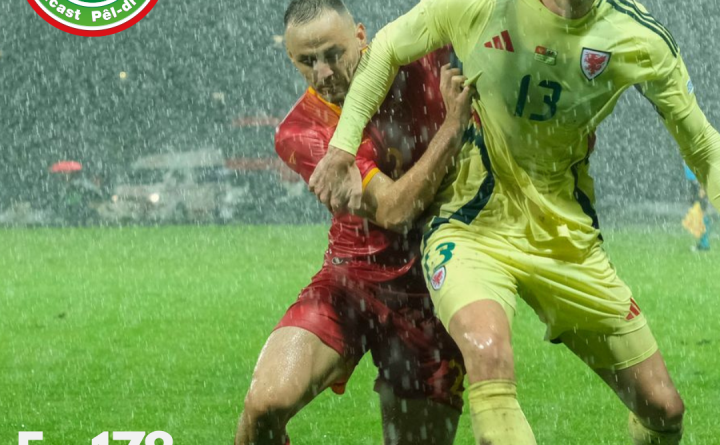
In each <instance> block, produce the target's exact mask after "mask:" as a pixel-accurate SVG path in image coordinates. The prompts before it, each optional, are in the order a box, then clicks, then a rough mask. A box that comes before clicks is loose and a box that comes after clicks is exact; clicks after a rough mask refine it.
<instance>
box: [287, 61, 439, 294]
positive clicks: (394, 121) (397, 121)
mask: <svg viewBox="0 0 720 445" xmlns="http://www.w3.org/2000/svg"><path fill="white" fill-rule="evenodd" d="M448 59H449V50H448V49H441V50H439V51H436V52H435V53H432V54H430V55H428V56H426V57H424V58H422V59H420V60H418V61H417V62H414V63H412V64H410V65H408V66H405V67H403V68H401V70H400V72H399V73H398V76H397V78H396V80H395V83H394V84H393V86H392V88H391V89H390V91H389V93H388V96H387V98H386V99H385V102H383V104H382V106H381V107H380V110H379V111H378V113H376V115H375V116H374V117H373V119H372V120H371V122H370V123H369V124H368V126H367V127H366V128H365V134H364V138H363V142H362V145H361V146H360V149H359V150H358V154H357V166H358V168H359V169H360V174H361V175H362V178H363V189H364V188H365V186H366V185H367V184H368V183H369V182H370V180H371V179H372V177H373V176H374V175H375V174H376V173H377V172H378V171H382V172H383V173H384V174H386V175H388V176H390V177H391V178H393V179H397V178H399V177H400V176H401V175H402V174H404V172H406V171H407V170H408V169H409V168H410V167H412V165H413V164H414V163H415V162H416V161H417V160H418V159H419V158H420V157H421V156H422V154H423V153H424V152H425V150H426V149H427V147H428V145H429V143H430V141H431V140H432V138H433V137H434V136H435V133H437V130H438V129H439V127H440V125H441V124H442V122H443V121H444V118H445V107H444V104H443V100H442V95H441V92H440V67H441V66H442V65H443V64H445V63H447V60H448ZM340 113H341V109H340V107H338V106H337V105H333V104H331V103H329V102H327V101H325V100H324V99H322V97H320V96H319V95H318V94H317V93H316V92H315V91H314V90H313V89H312V88H310V89H308V91H307V92H306V93H305V94H304V95H303V96H302V97H301V98H300V100H299V101H298V102H297V103H296V104H295V106H294V107H293V109H292V110H291V111H290V113H289V114H288V116H287V117H286V118H285V119H284V120H283V121H282V122H281V123H280V126H279V127H278V128H277V132H276V135H275V150H276V151H277V153H278V155H279V156H280V158H281V159H282V160H283V161H284V162H285V163H286V164H287V165H288V166H289V167H290V168H291V169H293V170H294V171H296V172H297V173H299V174H300V175H301V176H302V178H303V179H304V180H305V182H308V181H309V180H310V176H311V175H312V173H313V171H314V170H315V167H316V166H317V164H318V162H320V160H321V159H322V158H323V156H324V155H325V153H326V152H327V149H328V145H329V142H330V139H331V138H332V136H333V133H334V132H335V127H336V126H337V124H338V121H339V118H340ZM328 238H329V246H328V249H327V251H326V254H325V264H326V265H334V266H338V269H339V270H340V268H342V269H341V272H342V271H344V273H347V274H348V275H349V276H351V277H352V278H355V279H359V280H366V281H370V282H375V283H382V282H389V281H392V280H395V279H397V278H400V277H402V276H403V275H405V274H406V273H407V272H408V271H410V270H411V269H412V268H413V266H415V263H416V262H417V257H418V256H419V254H420V253H419V252H420V249H419V245H420V238H421V237H420V233H419V231H417V230H413V231H411V232H410V233H409V234H408V235H400V234H397V233H394V232H392V231H389V230H386V229H383V228H381V227H378V226H376V225H374V224H373V223H371V222H369V221H368V220H366V219H364V218H360V217H358V216H354V215H349V214H344V215H335V216H333V218H332V223H331V226H330V232H329V235H328ZM418 276H419V277H421V276H422V275H421V274H420V275H418ZM423 287H424V286H423Z"/></svg>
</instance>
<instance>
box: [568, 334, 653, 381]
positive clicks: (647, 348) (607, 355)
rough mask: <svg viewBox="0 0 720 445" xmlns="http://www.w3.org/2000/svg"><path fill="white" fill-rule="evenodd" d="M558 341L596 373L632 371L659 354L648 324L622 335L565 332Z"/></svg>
mask: <svg viewBox="0 0 720 445" xmlns="http://www.w3.org/2000/svg"><path fill="white" fill-rule="evenodd" d="M559 339H560V340H561V341H562V343H563V344H564V345H565V346H567V348H568V349H570V351H572V352H573V354H575V355H576V356H577V357H578V358H580V360H582V361H583V362H585V363H586V364H587V365H588V366H589V367H590V368H592V369H593V370H596V371H597V372H600V371H607V372H617V371H622V370H625V369H628V368H631V367H633V366H635V365H638V364H639V363H642V362H644V361H646V360H647V359H649V358H650V357H651V356H653V355H654V354H655V353H656V352H657V350H658V346H657V342H656V341H655V337H654V336H653V334H652V331H651V330H650V326H648V324H647V323H643V324H642V325H641V326H640V327H639V328H638V329H636V330H634V331H632V332H629V333H623V334H607V333H604V332H591V331H581V330H570V331H565V332H563V333H562V334H561V335H560V338H559Z"/></svg>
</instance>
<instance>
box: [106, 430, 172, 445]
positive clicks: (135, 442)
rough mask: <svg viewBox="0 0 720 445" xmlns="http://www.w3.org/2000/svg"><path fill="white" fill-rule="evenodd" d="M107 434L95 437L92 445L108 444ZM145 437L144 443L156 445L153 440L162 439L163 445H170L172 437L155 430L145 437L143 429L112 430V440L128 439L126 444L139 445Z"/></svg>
mask: <svg viewBox="0 0 720 445" xmlns="http://www.w3.org/2000/svg"><path fill="white" fill-rule="evenodd" d="M108 437H109V434H108V432H107V431H105V432H104V433H102V434H100V435H99V436H97V437H95V438H94V439H93V440H92V445H108ZM143 438H144V439H145V445H156V444H155V441H156V440H158V439H161V440H162V443H163V445H172V443H173V439H172V437H170V435H169V434H168V433H166V432H164V431H155V432H152V433H150V434H148V435H147V437H145V432H144V431H115V432H113V440H129V441H130V443H128V444H127V445H141V444H142V442H143Z"/></svg>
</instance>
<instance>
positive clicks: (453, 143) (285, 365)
mask: <svg viewBox="0 0 720 445" xmlns="http://www.w3.org/2000/svg"><path fill="white" fill-rule="evenodd" d="M285 26H286V41H287V50H288V55H289V57H290V58H291V60H292V61H293V63H294V64H295V66H296V67H297V68H298V70H299V71H300V73H301V74H303V75H304V77H305V78H306V80H307V81H308V84H309V85H310V88H309V89H308V90H307V92H306V93H305V94H304V95H303V96H302V98H301V99H300V100H299V101H298V102H297V104H296V105H295V106H294V107H293V109H292V111H291V112H290V114H289V115H288V116H287V117H286V118H285V120H284V121H283V122H282V123H281V124H280V126H279V128H278V130H277V135H276V151H277V153H278V155H279V156H280V157H281V158H282V159H283V160H284V161H285V163H286V164H287V165H288V166H289V167H291V168H292V169H293V170H295V171H296V172H297V173H299V174H300V175H301V176H302V177H303V179H304V180H305V181H306V182H307V181H308V180H309V178H310V176H311V175H312V173H313V171H314V169H315V166H316V165H317V163H318V162H319V161H320V159H322V157H323V156H324V154H325V153H326V151H327V147H328V142H329V141H330V138H331V137H332V135H333V132H334V130H335V126H336V125H337V123H338V120H339V116H340V113H341V105H342V103H343V100H344V96H345V93H346V92H347V90H348V89H349V85H350V81H351V79H352V76H353V74H354V72H355V69H356V68H357V66H358V63H359V61H360V58H361V57H362V54H363V52H364V48H365V46H366V35H365V28H364V27H363V25H362V24H355V22H354V20H353V18H352V16H351V15H350V13H349V12H348V10H347V9H346V7H345V5H344V4H343V3H342V1H341V0H293V1H292V3H291V4H290V6H289V7H288V10H287V12H286V15H285ZM449 56H450V50H449V49H444V50H439V51H438V52H436V53H433V54H430V55H429V56H427V57H425V58H423V59H421V60H419V61H417V62H415V63H413V64H411V65H408V66H407V67H404V68H403V69H402V70H401V74H400V75H399V76H398V80H397V81H396V82H395V84H394V85H393V86H392V88H391V91H390V94H389V96H388V99H387V100H386V101H385V103H384V104H383V105H382V107H381V109H380V110H379V111H378V113H377V114H376V117H375V119H374V120H373V122H371V124H370V125H368V127H367V128H366V134H365V139H364V143H363V146H362V148H361V150H360V155H359V156H358V157H357V164H358V167H359V171H360V173H361V175H362V183H363V187H364V193H363V206H362V207H363V215H362V216H363V217H361V216H359V215H350V214H344V215H339V214H338V215H334V217H333V219H332V223H331V227H330V232H329V246H328V249H327V251H326V254H325V260H324V263H323V266H322V268H321V270H320V272H318V273H317V274H316V275H315V277H313V279H312V282H311V283H310V284H309V285H308V286H307V287H306V288H305V289H303V290H302V292H301V293H300V296H299V297H298V299H297V301H296V302H295V303H294V304H293V305H292V306H291V307H290V308H289V309H288V311H287V312H286V314H285V316H284V317H283V318H282V319H281V320H280V322H279V323H278V325H277V327H276V329H275V330H274V332H273V333H272V334H271V336H270V337H269V339H268V341H267V343H266V345H265V347H264V348H263V351H262V353H261V354H260V358H259V360H258V364H257V367H256V368H255V372H254V375H253V380H252V383H251V385H250V388H249V390H248V393H247V396H246V399H245V403H244V411H243V414H242V415H241V418H240V424H239V428H238V433H237V436H236V439H235V444H236V445H249V444H255V445H259V444H278V445H282V444H285V443H287V442H289V439H288V437H287V433H286V430H285V427H286V425H287V422H288V421H289V420H290V418H291V417H292V416H294V415H295V414H296V413H297V412H298V411H299V410H300V409H301V408H302V407H303V406H305V405H306V404H307V403H309V402H310V401H311V400H312V399H313V398H314V397H315V396H316V395H317V394H319V393H320V392H322V391H324V390H325V389H326V388H329V387H331V388H332V389H333V390H334V391H335V392H336V393H342V392H343V390H344V385H345V383H346V382H347V380H348V378H349V377H350V375H351V373H352V371H353V369H354V367H355V365H356V364H357V363H358V361H359V360H360V359H361V357H362V356H363V355H364V354H365V353H366V352H368V351H370V352H371V354H372V357H373V361H374V363H375V365H376V366H377V367H378V370H379V373H378V378H377V380H376V384H375V390H376V391H377V392H378V393H379V395H380V400H381V411H382V419H383V435H384V439H385V444H426V443H433V444H451V443H452V442H453V439H454V437H455V431H456V426H457V421H458V419H459V415H460V412H461V407H462V382H463V377H464V370H463V365H462V361H461V356H460V354H459V351H458V350H457V348H456V346H455V344H454V343H453V341H452V340H451V339H450V337H449V335H448V334H447V333H446V331H445V330H444V328H443V327H442V326H441V324H440V322H439V321H438V320H437V319H436V318H435V317H434V314H433V308H432V305H431V303H430V297H429V294H428V292H427V289H426V287H425V283H424V280H423V274H422V271H421V268H420V261H419V258H418V256H419V252H420V250H419V245H420V242H421V239H420V238H421V236H420V232H419V231H418V230H416V229H415V228H414V225H413V221H414V220H415V219H416V218H417V217H418V216H420V214H421V213H422V211H423V210H424V208H425V207H426V205H428V204H429V203H430V202H431V201H432V199H433V197H434V195H435V192H436V191H437V189H438V187H439V186H440V183H441V181H442V179H443V177H444V175H445V172H446V169H447V166H449V165H450V163H451V162H452V160H453V157H454V155H455V154H456V153H457V150H458V149H459V147H460V145H461V143H462V139H463V136H464V134H463V132H464V129H465V126H466V125H465V124H466V123H467V122H468V120H469V119H470V105H469V104H470V97H471V95H472V93H473V92H472V90H471V89H469V88H465V87H463V84H464V81H465V78H464V77H462V76H461V75H460V72H459V70H457V69H451V68H450V67H449V66H448V65H445V63H446V62H447V60H449ZM330 443H335V441H330Z"/></svg>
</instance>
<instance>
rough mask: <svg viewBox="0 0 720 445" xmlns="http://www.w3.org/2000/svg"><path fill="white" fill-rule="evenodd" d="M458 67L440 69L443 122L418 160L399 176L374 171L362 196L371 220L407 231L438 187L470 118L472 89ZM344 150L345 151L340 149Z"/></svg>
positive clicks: (364, 206) (460, 144)
mask: <svg viewBox="0 0 720 445" xmlns="http://www.w3.org/2000/svg"><path fill="white" fill-rule="evenodd" d="M466 81H467V78H466V77H465V76H462V75H461V72H460V70H459V69H457V68H451V67H450V65H449V64H448V65H445V66H443V67H442V68H441V75H440V89H441V92H442V95H443V101H444V102H445V110H446V116H445V121H444V122H443V125H442V126H441V127H440V129H439V130H438V133H437V134H436V135H435V137H434V138H433V140H432V141H431V142H430V145H429V146H428V149H427V151H426V152H425V153H424V154H423V156H422V157H421V158H420V160H419V161H418V162H417V163H416V164H415V165H414V166H413V167H412V168H411V169H410V170H409V171H408V172H407V173H406V174H405V175H403V176H402V177H401V178H400V179H398V180H397V181H393V180H392V179H391V178H390V177H388V176H387V175H385V174H383V173H378V174H376V175H375V176H374V177H373V179H372V180H371V181H370V183H369V184H368V185H367V188H366V189H365V192H364V195H363V210H364V211H366V212H368V213H369V214H368V215H367V216H368V217H369V218H370V219H371V220H373V222H375V223H376V224H377V225H379V226H381V227H385V228H387V229H390V230H394V231H397V232H405V231H407V230H408V229H409V228H410V227H411V226H412V224H413V222H414V221H415V220H416V219H417V217H418V216H420V214H422V213H423V212H424V211H425V209H426V208H427V206H428V205H430V203H432V201H433V199H434V197H435V193H436V192H437V190H438V187H440V183H441V182H442V179H443V178H444V177H445V174H446V173H447V169H448V167H449V166H450V164H451V162H452V160H453V159H454V156H455V155H456V154H457V152H458V150H459V149H460V147H461V146H462V138H463V133H464V131H465V129H466V128H467V125H468V122H469V120H470V118H471V104H472V97H473V95H474V93H475V89H474V88H473V87H471V86H466V85H465V83H466ZM343 153H345V152H343ZM346 154H347V153H346Z"/></svg>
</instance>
